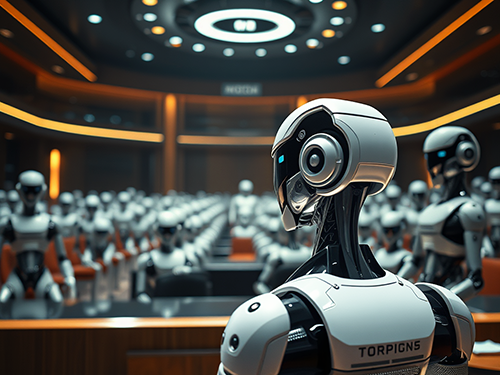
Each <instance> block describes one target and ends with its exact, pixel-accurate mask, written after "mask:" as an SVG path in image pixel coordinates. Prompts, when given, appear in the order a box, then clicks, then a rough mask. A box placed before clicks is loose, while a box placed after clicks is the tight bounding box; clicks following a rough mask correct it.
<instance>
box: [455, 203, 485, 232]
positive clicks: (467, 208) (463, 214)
mask: <svg viewBox="0 0 500 375" xmlns="http://www.w3.org/2000/svg"><path fill="white" fill-rule="evenodd" d="M458 215H459V217H460V222H461V223H462V225H463V227H464V229H465V230H472V231H482V230H483V229H484V228H485V226H486V215H485V213H484V210H483V207H482V206H481V205H480V204H479V203H476V202H474V201H472V200H471V201H469V202H466V203H464V204H463V205H462V206H460V209H459V210H458Z"/></svg>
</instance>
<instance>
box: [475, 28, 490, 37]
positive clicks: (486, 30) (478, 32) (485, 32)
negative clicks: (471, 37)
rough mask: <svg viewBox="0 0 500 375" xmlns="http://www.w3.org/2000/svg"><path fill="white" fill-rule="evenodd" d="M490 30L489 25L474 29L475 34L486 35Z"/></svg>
mask: <svg viewBox="0 0 500 375" xmlns="http://www.w3.org/2000/svg"><path fill="white" fill-rule="evenodd" d="M490 31H491V26H483V27H481V28H480V29H478V30H477V31H476V34H477V35H486V34H488V33H489V32H490Z"/></svg>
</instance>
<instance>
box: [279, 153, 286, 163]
mask: <svg viewBox="0 0 500 375" xmlns="http://www.w3.org/2000/svg"><path fill="white" fill-rule="evenodd" d="M284 161H285V155H281V156H280V157H279V158H278V163H280V164H281V163H283V162H284Z"/></svg>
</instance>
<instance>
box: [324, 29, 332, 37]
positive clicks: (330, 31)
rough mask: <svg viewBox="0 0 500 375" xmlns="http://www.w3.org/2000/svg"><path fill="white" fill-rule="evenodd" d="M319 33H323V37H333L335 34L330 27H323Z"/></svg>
mask: <svg viewBox="0 0 500 375" xmlns="http://www.w3.org/2000/svg"><path fill="white" fill-rule="evenodd" d="M321 35H323V38H333V37H334V36H335V31H333V30H332V29H325V30H323V31H322V32H321Z"/></svg>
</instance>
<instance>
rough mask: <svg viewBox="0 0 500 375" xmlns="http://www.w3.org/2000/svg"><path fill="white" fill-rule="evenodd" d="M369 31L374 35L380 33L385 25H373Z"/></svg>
mask: <svg viewBox="0 0 500 375" xmlns="http://www.w3.org/2000/svg"><path fill="white" fill-rule="evenodd" d="M371 29H372V32H374V33H381V32H382V31H384V30H385V25H384V24H383V23H376V24H375V25H372V27H371Z"/></svg>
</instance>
